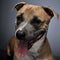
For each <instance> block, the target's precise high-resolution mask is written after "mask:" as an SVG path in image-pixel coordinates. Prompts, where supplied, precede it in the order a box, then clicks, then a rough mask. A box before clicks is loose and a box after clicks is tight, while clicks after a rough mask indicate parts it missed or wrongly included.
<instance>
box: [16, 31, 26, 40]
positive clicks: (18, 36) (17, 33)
mask: <svg viewBox="0 0 60 60" xmlns="http://www.w3.org/2000/svg"><path fill="white" fill-rule="evenodd" d="M16 37H17V39H19V40H24V38H25V33H24V32H23V31H20V30H18V31H17V32H16Z"/></svg>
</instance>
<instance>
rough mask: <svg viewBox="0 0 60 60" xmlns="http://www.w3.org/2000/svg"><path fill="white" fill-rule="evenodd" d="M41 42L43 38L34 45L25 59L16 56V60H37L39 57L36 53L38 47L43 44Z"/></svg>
mask: <svg viewBox="0 0 60 60" xmlns="http://www.w3.org/2000/svg"><path fill="white" fill-rule="evenodd" d="M43 41H44V38H42V39H41V40H39V41H37V42H36V43H34V44H33V46H32V47H31V48H30V50H29V51H28V54H27V55H26V56H25V57H23V58H20V57H18V56H17V55H16V58H17V60H37V58H36V57H37V56H38V55H39V54H38V52H37V51H38V49H39V48H40V46H41V45H42V44H43Z"/></svg>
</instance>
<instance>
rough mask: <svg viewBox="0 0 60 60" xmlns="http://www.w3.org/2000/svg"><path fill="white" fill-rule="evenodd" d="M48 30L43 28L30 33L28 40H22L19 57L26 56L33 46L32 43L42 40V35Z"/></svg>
mask: <svg viewBox="0 0 60 60" xmlns="http://www.w3.org/2000/svg"><path fill="white" fill-rule="evenodd" d="M45 32H46V30H45V29H41V30H38V31H36V32H35V33H33V34H30V35H29V36H27V37H26V41H23V40H21V41H20V43H19V46H18V49H17V55H18V56H19V57H24V56H25V55H27V53H28V50H29V49H30V48H31V47H32V45H33V44H34V43H35V42H36V41H38V40H40V39H41V38H42V36H43V35H44V34H45Z"/></svg>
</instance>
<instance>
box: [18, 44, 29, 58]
mask: <svg viewBox="0 0 60 60" xmlns="http://www.w3.org/2000/svg"><path fill="white" fill-rule="evenodd" d="M25 45H26V44H24V43H20V45H19V47H18V49H17V55H18V56H19V57H24V56H25V55H26V54H27V52H28V48H27V46H25Z"/></svg>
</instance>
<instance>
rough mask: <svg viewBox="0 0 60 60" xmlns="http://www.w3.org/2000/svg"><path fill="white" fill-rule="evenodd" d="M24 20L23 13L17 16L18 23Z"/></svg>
mask: <svg viewBox="0 0 60 60" xmlns="http://www.w3.org/2000/svg"><path fill="white" fill-rule="evenodd" d="M23 21H24V18H23V14H21V15H19V16H17V25H19V24H20V23H21V22H23Z"/></svg>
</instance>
